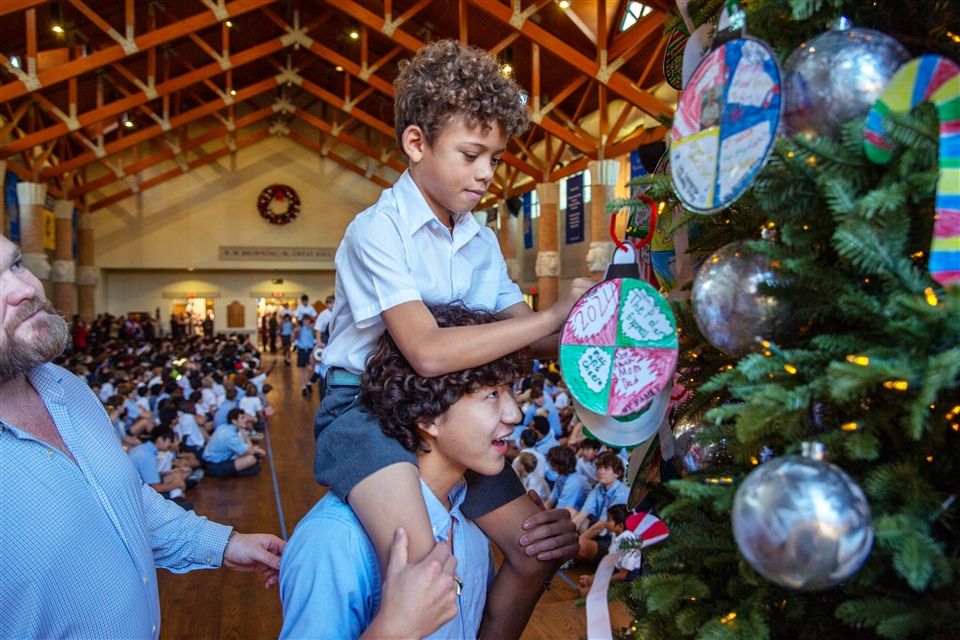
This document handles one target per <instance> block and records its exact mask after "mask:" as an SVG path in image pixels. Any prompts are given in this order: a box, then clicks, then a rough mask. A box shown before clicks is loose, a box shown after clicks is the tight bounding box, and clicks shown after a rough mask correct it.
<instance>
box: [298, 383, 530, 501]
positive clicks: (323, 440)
mask: <svg viewBox="0 0 960 640" xmlns="http://www.w3.org/2000/svg"><path fill="white" fill-rule="evenodd" d="M359 392H360V388H359V387H357V386H336V385H333V386H328V387H327V392H326V395H325V396H324V398H323V401H322V402H321V403H320V408H319V409H317V415H316V417H315V418H314V422H313V433H314V436H315V437H316V440H317V454H316V457H315V458H314V461H313V475H314V477H315V478H316V480H317V482H318V483H320V484H322V485H324V486H327V487H330V490H331V491H333V493H334V494H335V495H336V496H337V497H338V498H340V499H341V500H344V501H346V500H347V495H348V494H349V493H350V490H351V489H353V487H355V486H356V485H357V484H359V483H360V481H361V480H363V479H364V478H366V477H368V476H371V475H373V474H374V473H376V472H377V471H379V470H381V469H383V468H385V467H389V466H390V465H392V464H396V463H398V462H409V463H410V464H413V465H416V464H417V456H416V455H415V454H413V453H412V452H410V451H407V450H406V449H404V448H403V447H402V446H401V445H400V443H399V442H398V441H397V440H396V439H394V438H391V437H389V436H387V435H386V434H384V433H383V431H382V430H381V429H380V423H379V421H378V420H377V419H376V418H375V417H373V416H371V415H370V414H369V413H367V412H366V410H364V409H363V407H361V406H360V402H359V400H358V394H359ZM465 479H466V481H467V496H466V499H465V501H464V503H463V506H462V507H461V509H462V511H463V513H464V515H466V516H467V517H468V518H470V519H472V520H475V519H477V518H479V517H480V516H483V515H486V514H488V513H490V512H491V511H495V510H496V509H498V508H500V507H502V506H504V505H505V504H507V503H509V502H512V501H513V500H515V499H517V498H519V497H520V496H522V495H524V494H525V493H526V491H524V489H523V483H522V482H520V479H519V478H518V477H517V474H516V473H515V472H514V471H513V467H511V466H510V465H509V464H507V463H506V462H504V468H503V471H502V472H501V473H499V474H498V475H495V476H483V475H480V474H477V473H473V472H470V471H468V472H467V474H466V476H465Z"/></svg>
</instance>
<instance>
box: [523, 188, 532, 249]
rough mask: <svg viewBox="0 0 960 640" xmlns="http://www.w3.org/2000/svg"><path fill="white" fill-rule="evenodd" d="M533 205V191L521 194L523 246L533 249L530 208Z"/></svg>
mask: <svg viewBox="0 0 960 640" xmlns="http://www.w3.org/2000/svg"><path fill="white" fill-rule="evenodd" d="M532 207H533V193H532V192H531V191H527V192H526V193H525V194H523V207H522V208H523V248H524V249H533V218H532V216H531V214H530V210H531V209H532Z"/></svg>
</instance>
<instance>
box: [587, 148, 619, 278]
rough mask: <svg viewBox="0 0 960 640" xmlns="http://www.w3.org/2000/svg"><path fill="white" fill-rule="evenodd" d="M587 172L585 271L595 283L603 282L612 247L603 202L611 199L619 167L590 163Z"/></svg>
mask: <svg viewBox="0 0 960 640" xmlns="http://www.w3.org/2000/svg"><path fill="white" fill-rule="evenodd" d="M587 166H588V167H589V169H590V249H589V251H587V269H589V270H590V275H591V276H593V278H594V279H595V280H600V279H601V278H603V274H604V272H605V271H606V270H607V265H608V264H610V259H611V257H612V256H613V249H614V247H615V246H616V245H614V244H613V241H612V240H611V239H610V214H609V213H608V212H607V208H606V205H607V202H608V201H609V200H612V199H613V197H614V190H615V188H616V186H617V175H618V174H619V172H620V163H619V162H618V161H616V160H593V161H592V162H590V163H589V164H588V165H587Z"/></svg>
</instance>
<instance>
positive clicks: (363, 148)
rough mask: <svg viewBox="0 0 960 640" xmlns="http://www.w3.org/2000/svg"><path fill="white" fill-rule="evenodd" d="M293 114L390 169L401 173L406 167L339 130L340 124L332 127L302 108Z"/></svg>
mask: <svg viewBox="0 0 960 640" xmlns="http://www.w3.org/2000/svg"><path fill="white" fill-rule="evenodd" d="M293 115H294V116H295V117H296V118H298V119H299V120H302V121H303V122H306V123H307V124H309V125H310V126H312V127H313V128H315V129H317V130H318V131H320V132H321V133H323V134H324V135H327V136H330V137H331V138H333V139H335V140H338V141H340V142H342V143H344V144H347V145H349V146H351V147H353V148H354V149H356V150H357V151H360V152H361V153H364V154H366V155H367V156H368V157H370V158H373V159H374V160H377V161H378V162H380V163H381V164H385V165H387V166H388V167H390V168H391V169H394V170H395V171H397V172H399V173H403V171H404V170H405V169H406V168H407V166H406V165H405V164H404V163H402V162H400V161H399V160H396V159H393V158H390V157H389V156H385V155H384V154H383V153H381V152H379V151H377V150H376V149H374V148H373V147H371V146H369V145H367V144H365V143H363V142H361V141H360V140H358V139H356V138H355V137H353V136H352V135H350V134H349V133H346V132H344V131H342V130H341V129H342V126H341V127H337V128H334V127H333V125H331V124H330V123H328V122H327V121H326V120H323V119H322V118H318V117H317V116H315V115H313V114H312V113H310V112H309V111H304V110H303V109H297V110H296V111H294V112H293Z"/></svg>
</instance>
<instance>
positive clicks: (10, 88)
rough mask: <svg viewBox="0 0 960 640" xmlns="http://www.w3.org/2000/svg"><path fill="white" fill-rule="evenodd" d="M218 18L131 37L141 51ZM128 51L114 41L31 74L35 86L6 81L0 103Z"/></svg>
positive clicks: (254, 2)
mask: <svg viewBox="0 0 960 640" xmlns="http://www.w3.org/2000/svg"><path fill="white" fill-rule="evenodd" d="M276 1H277V0H235V1H234V2H229V3H227V4H226V5H224V9H225V11H226V13H227V15H229V16H230V17H236V16H239V15H242V14H244V13H247V12H250V11H253V10H255V9H259V8H261V7H264V6H266V5H269V4H272V3H274V2H276ZM0 4H4V3H0ZM218 22H219V20H218V19H217V17H216V16H215V15H214V14H213V12H211V11H204V12H203V13H198V14H195V15H193V16H190V17H189V18H184V19H183V20H180V21H179V22H175V23H173V24H170V25H166V26H164V27H161V28H159V29H156V30H155V31H149V32H147V33H144V34H141V35H139V36H137V37H136V38H134V39H133V42H134V44H135V45H136V48H137V50H138V51H144V50H147V49H151V48H153V47H156V46H159V45H162V44H165V43H167V42H172V41H173V40H177V39H178V38H182V37H184V36H186V35H187V34H190V33H193V32H195V31H199V30H201V29H205V28H207V27H209V26H212V25H215V24H217V23H218ZM128 55H131V54H128V53H127V52H126V51H125V50H124V48H123V46H121V45H119V44H115V45H111V46H109V47H106V48H104V49H101V50H99V51H95V52H93V53H91V54H90V55H88V56H86V57H84V58H77V59H76V60H71V61H70V62H67V63H65V64H62V65H58V66H56V67H53V68H51V69H47V70H46V71H41V72H40V73H37V74H36V75H35V76H34V79H35V80H36V86H35V87H34V88H28V87H27V85H26V84H24V82H23V81H21V80H14V81H13V82H8V83H7V84H5V85H2V86H0V103H2V102H6V101H7V100H13V99H14V98H19V97H20V96H24V95H26V94H28V93H31V92H33V91H36V90H38V89H40V88H43V87H49V86H51V85H54V84H57V83H58V82H63V81H64V80H68V79H70V78H74V77H76V76H79V75H81V74H84V73H88V72H90V71H94V70H96V69H99V68H100V67H103V66H105V65H108V64H110V63H111V62H117V61H118V60H122V59H124V58H126V57H127V56H128Z"/></svg>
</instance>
